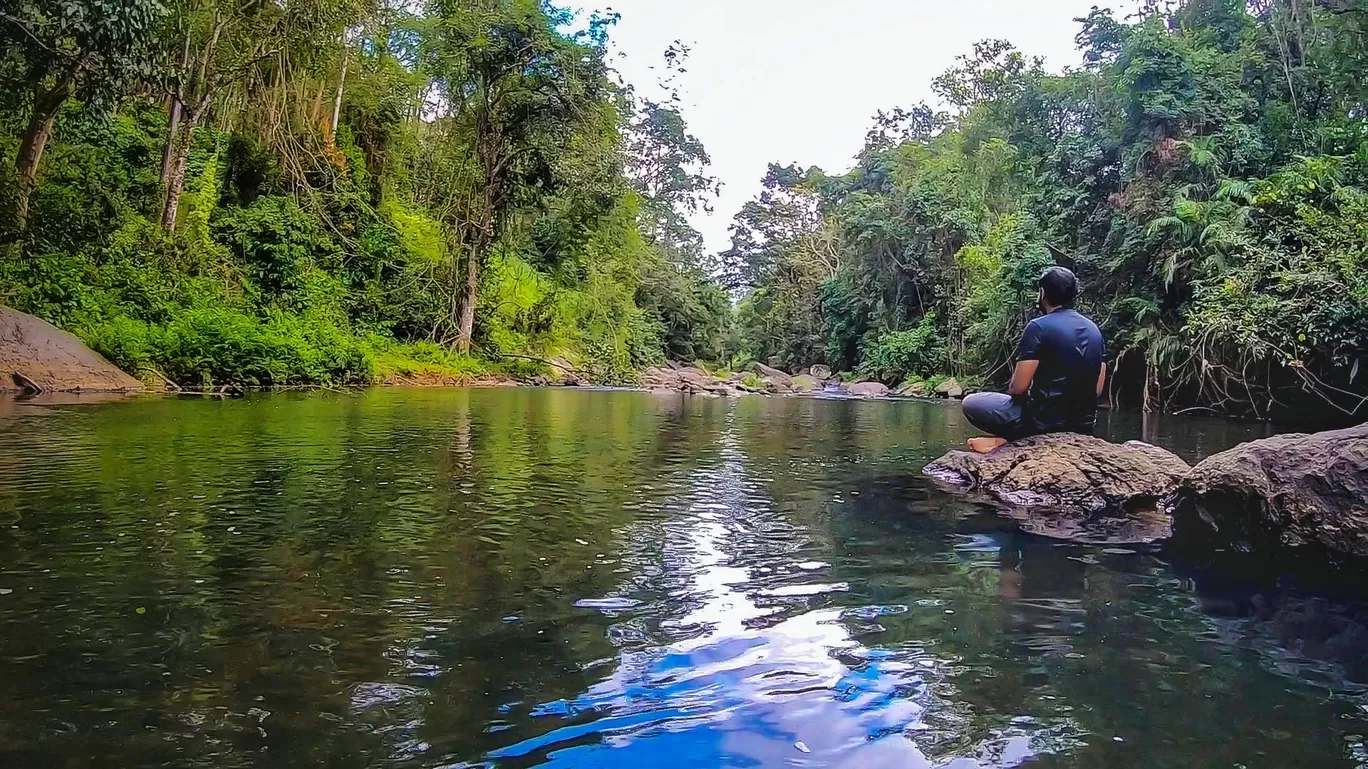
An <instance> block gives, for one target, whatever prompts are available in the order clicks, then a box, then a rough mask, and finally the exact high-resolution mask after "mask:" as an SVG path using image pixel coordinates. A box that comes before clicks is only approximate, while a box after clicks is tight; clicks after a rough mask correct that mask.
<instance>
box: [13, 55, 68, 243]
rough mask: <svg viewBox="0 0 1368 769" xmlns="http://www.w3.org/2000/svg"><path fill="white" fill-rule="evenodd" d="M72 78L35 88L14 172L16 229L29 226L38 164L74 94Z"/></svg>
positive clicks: (22, 229)
mask: <svg viewBox="0 0 1368 769" xmlns="http://www.w3.org/2000/svg"><path fill="white" fill-rule="evenodd" d="M71 90H72V89H71V79H70V78H67V79H65V80H63V81H62V82H61V83H58V84H57V85H56V86H54V87H53V88H52V90H50V91H47V92H46V93H45V92H43V90H42V89H40V88H35V89H34V92H33V114H32V115H31V116H30V117H29V123H28V127H27V128H26V129H24V138H23V141H22V142H21V143H20V145H19V154H18V155H16V156H15V158H14V173H15V177H16V181H17V187H18V188H17V190H16V193H15V196H14V225H15V229H16V230H18V231H19V232H23V231H24V230H26V229H28V220H29V197H30V195H32V193H33V187H34V185H35V184H36V182H37V181H38V164H39V163H40V162H42V160H43V150H44V149H46V148H47V142H48V138H49V137H51V136H52V126H53V124H54V123H56V122H57V113H58V112H59V111H60V110H61V109H62V105H63V104H65V103H66V100H67V99H68V98H69V97H70V96H71Z"/></svg>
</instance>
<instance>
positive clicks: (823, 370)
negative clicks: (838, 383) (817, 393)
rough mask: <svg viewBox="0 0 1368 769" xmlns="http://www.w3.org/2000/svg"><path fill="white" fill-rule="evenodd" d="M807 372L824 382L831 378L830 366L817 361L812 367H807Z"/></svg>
mask: <svg viewBox="0 0 1368 769" xmlns="http://www.w3.org/2000/svg"><path fill="white" fill-rule="evenodd" d="M808 373H809V374H811V375H812V378H813V379H820V380H821V381H823V382H825V381H826V380H828V379H830V378H831V367H830V366H823V365H822V364H820V363H818V364H817V365H816V366H813V367H812V368H810V369H808Z"/></svg>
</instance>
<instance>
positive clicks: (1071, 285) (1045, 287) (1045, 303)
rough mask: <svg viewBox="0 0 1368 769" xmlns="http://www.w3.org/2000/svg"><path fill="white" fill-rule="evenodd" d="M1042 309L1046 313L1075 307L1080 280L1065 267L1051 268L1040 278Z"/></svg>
mask: <svg viewBox="0 0 1368 769" xmlns="http://www.w3.org/2000/svg"><path fill="white" fill-rule="evenodd" d="M1039 286H1040V309H1042V310H1044V311H1045V312H1051V311H1053V310H1058V309H1059V308H1061V307H1073V305H1074V299H1076V298H1077V297H1078V278H1076V277H1074V274H1073V272H1071V271H1069V270H1066V269H1065V268H1063V267H1051V268H1049V269H1047V270H1045V272H1044V273H1042V274H1041V276H1040V281H1039Z"/></svg>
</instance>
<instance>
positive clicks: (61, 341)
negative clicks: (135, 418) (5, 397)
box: [0, 307, 142, 392]
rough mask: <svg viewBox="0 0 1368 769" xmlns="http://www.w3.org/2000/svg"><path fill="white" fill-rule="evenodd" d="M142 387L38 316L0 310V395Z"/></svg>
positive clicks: (126, 390) (117, 390)
mask: <svg viewBox="0 0 1368 769" xmlns="http://www.w3.org/2000/svg"><path fill="white" fill-rule="evenodd" d="M140 389H142V384H141V383H140V382H138V380H136V379H134V378H133V377H131V376H129V375H128V374H125V373H124V372H123V371H121V370H119V368H118V367H117V366H115V365H114V364H112V363H110V362H109V361H107V360H105V359H104V358H103V357H101V356H100V354H99V353H97V352H95V351H94V350H92V349H90V348H89V347H86V346H85V345H84V344H83V343H82V342H81V340H79V339H77V338H76V337H74V336H72V335H71V334H68V333H67V332H65V331H62V330H61V329H59V328H57V327H56V326H54V325H52V324H51V323H48V322H47V321H45V320H43V319H41V318H35V317H34V316H32V315H28V314H26V313H22V312H19V311H18V310H12V309H10V308H8V307H0V392H7V391H8V392H14V391H20V392H22V391H37V392H132V391H134V390H140Z"/></svg>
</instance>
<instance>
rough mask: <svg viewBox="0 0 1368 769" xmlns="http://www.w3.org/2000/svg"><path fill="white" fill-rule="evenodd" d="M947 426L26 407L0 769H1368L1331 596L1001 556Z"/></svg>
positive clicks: (1358, 675)
mask: <svg viewBox="0 0 1368 769" xmlns="http://www.w3.org/2000/svg"><path fill="white" fill-rule="evenodd" d="M1145 427H1146V426H1144V425H1141V428H1142V429H1144V428H1145ZM1132 429H1134V426H1133V425H1131V424H1130V423H1128V422H1127V421H1126V417H1125V415H1112V419H1111V421H1110V423H1109V427H1108V430H1109V434H1110V435H1111V436H1112V437H1117V438H1125V437H1140V436H1139V435H1127V434H1125V433H1126V432H1127V431H1130V430H1132ZM1149 429H1151V430H1153V431H1154V435H1155V436H1156V437H1155V440H1157V441H1158V442H1160V443H1164V444H1167V445H1169V446H1170V447H1171V448H1174V449H1175V450H1178V451H1179V453H1182V454H1184V455H1185V456H1189V457H1193V456H1195V455H1197V454H1209V453H1212V452H1213V451H1216V450H1220V449H1223V448H1226V447H1228V446H1229V445H1232V444H1234V443H1237V442H1239V441H1241V440H1246V439H1248V437H1251V431H1256V430H1258V429H1259V427H1258V426H1255V425H1239V424H1235V423H1224V422H1206V421H1200V422H1199V421H1191V420H1185V421H1170V422H1166V423H1162V424H1156V425H1153V426H1151V427H1149ZM966 436H967V432H966V430H965V429H964V427H963V426H962V424H961V423H960V420H959V416H958V414H957V412H956V411H955V410H954V409H952V408H949V407H945V406H941V405H937V404H928V403H907V402H903V403H893V402H846V401H835V400H820V399H806V400H799V399H789V400H781V399H773V400H771V399H761V398H753V399H742V400H740V401H737V402H726V401H719V400H697V399H695V400H689V399H684V398H681V397H677V396H672V395H671V396H657V395H649V394H644V393H628V392H571V391H543V390H487V391H463V390H456V391H392V390H391V391H375V392H368V393H365V394H363V395H359V396H339V395H335V394H330V393H322V394H313V395H299V394H281V395H272V396H253V397H249V398H246V399H243V400H239V401H224V402H218V401H215V402H195V401H159V400H134V401H127V402H119V403H111V404H106V405H101V406H96V407H92V408H83V409H77V410H72V411H61V412H46V413H31V414H24V413H23V412H22V410H18V411H16V412H15V413H13V414H11V415H10V416H9V417H8V418H7V420H6V422H5V423H4V426H3V428H2V429H0V629H2V630H3V633H2V634H0V761H3V763H4V765H6V766H15V767H28V766H34V767H38V766H42V767H53V766H55V767H63V766H87V765H89V762H90V760H91V759H92V757H95V756H99V757H102V758H104V759H105V760H106V761H107V762H108V763H110V764H112V765H127V766H147V765H167V766H205V767H208V766H213V767H238V766H242V767H247V766H252V767H276V766H279V767H299V766H329V767H333V766H336V767H352V766H355V767H361V766H375V765H385V766H399V767H451V766H463V765H489V766H499V767H525V766H543V765H545V766H567V767H568V766H596V767H597V766H619V765H620V766H652V767H668V766H681V767H682V766H789V765H806V766H851V767H880V766H899V767H905V766H911V767H917V766H925V767H932V766H935V767H956V768H959V767H1008V766H1017V765H1021V764H1023V763H1025V762H1028V761H1029V762H1031V763H1032V765H1033V766H1058V767H1104V766H1105V767H1130V766H1134V767H1184V768H1186V767H1193V766H1213V767H1215V766H1241V765H1243V766H1251V767H1252V766H1273V765H1299V766H1326V767H1332V766H1345V767H1351V766H1364V765H1368V755H1365V748H1364V739H1363V737H1362V735H1364V734H1368V710H1365V703H1368V693H1365V691H1364V687H1365V685H1368V670H1366V669H1365V667H1364V666H1365V662H1364V660H1365V655H1364V653H1363V652H1362V650H1363V649H1364V648H1365V646H1364V641H1365V640H1368V638H1365V633H1364V628H1365V624H1366V621H1365V617H1368V615H1366V614H1365V612H1364V609H1363V604H1362V603H1361V602H1359V599H1357V598H1355V597H1353V596H1349V597H1345V596H1339V597H1336V598H1334V599H1331V598H1326V597H1318V596H1317V595H1316V594H1314V593H1310V592H1307V591H1305V590H1300V591H1299V590H1296V589H1292V588H1289V587H1287V586H1286V585H1282V586H1279V585H1278V584H1277V583H1276V582H1275V583H1274V584H1272V585H1271V586H1270V585H1262V586H1250V585H1248V584H1245V583H1242V582H1239V581H1231V580H1228V579H1225V578H1217V577H1213V576H1212V575H1211V573H1208V572H1202V573H1186V572H1183V571H1179V570H1176V569H1175V568H1173V567H1172V566H1170V565H1169V564H1167V563H1166V562H1165V561H1164V560H1163V559H1162V558H1161V557H1160V553H1159V552H1158V551H1157V550H1155V549H1153V548H1139V547H1106V546H1085V545H1076V544H1068V543H1063V542H1059V541H1055V540H1049V539H1044V538H1040V537H1036V536H1032V535H1030V534H1026V533H1023V532H1022V531H1021V530H1020V529H1019V528H1018V527H1017V526H1016V524H1015V523H1014V522H1012V521H1010V520H1008V519H1005V518H1003V517H1000V516H998V515H997V514H995V513H994V512H993V511H992V510H991V509H989V508H987V507H984V506H980V505H976V504H973V503H970V502H967V501H964V500H961V499H957V498H954V497H951V496H947V495H946V494H944V493H943V492H941V491H939V490H937V489H936V488H935V487H934V486H932V485H931V484H929V483H927V482H926V481H924V480H923V479H922V478H921V477H920V475H919V472H918V471H919V470H920V468H921V466H922V465H923V464H924V463H925V462H927V461H929V460H930V459H932V458H934V457H935V456H938V455H939V454H940V453H942V452H943V451H944V450H945V449H946V448H948V447H950V446H954V445H959V444H960V443H962V441H963V440H964V438H965V437H966Z"/></svg>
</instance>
